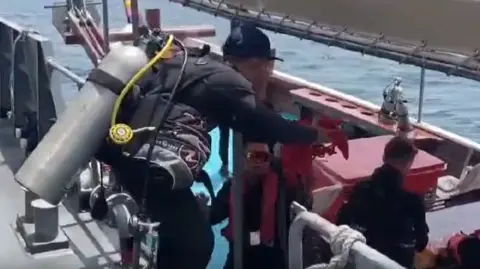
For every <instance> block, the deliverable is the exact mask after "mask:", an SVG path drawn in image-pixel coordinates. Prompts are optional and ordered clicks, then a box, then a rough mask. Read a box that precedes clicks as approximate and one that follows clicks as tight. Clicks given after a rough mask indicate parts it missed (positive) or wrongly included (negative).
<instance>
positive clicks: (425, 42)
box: [399, 40, 427, 64]
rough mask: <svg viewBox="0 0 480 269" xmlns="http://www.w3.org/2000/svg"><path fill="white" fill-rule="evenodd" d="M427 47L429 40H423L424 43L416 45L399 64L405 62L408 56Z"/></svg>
mask: <svg viewBox="0 0 480 269" xmlns="http://www.w3.org/2000/svg"><path fill="white" fill-rule="evenodd" d="M426 47H427V41H426V40H422V43H421V44H420V45H418V46H416V47H415V48H413V49H412V50H411V51H410V52H409V53H408V54H407V55H406V56H405V57H403V58H402V60H401V61H400V62H399V64H403V63H405V61H406V60H408V58H410V57H411V56H413V55H415V54H417V53H418V52H422V51H423V50H424V49H425V48H426Z"/></svg>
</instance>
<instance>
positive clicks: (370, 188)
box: [337, 137, 429, 268]
mask: <svg viewBox="0 0 480 269" xmlns="http://www.w3.org/2000/svg"><path fill="white" fill-rule="evenodd" d="M416 154H417V149H416V148H415V146H414V145H413V143H412V142H411V141H409V140H408V139H405V138H401V137H394V138H393V139H392V140H390V141H389V142H388V144H387V145H386V147H385V150H384V155H383V161H384V164H383V165H382V166H381V167H379V168H377V169H376V170H375V171H374V172H373V174H372V176H371V179H370V180H368V181H364V182H361V183H359V184H358V185H357V186H355V188H354V190H353V192H352V194H351V195H350V197H349V199H348V202H347V203H346V204H345V205H344V206H343V207H342V208H341V210H340V212H339V216H338V221H337V224H339V225H340V224H346V225H349V226H350V227H352V228H354V229H357V230H358V231H360V232H362V233H363V235H364V236H365V237H366V239H367V244H368V245H369V246H371V247H372V248H374V249H376V250H378V251H379V252H381V253H383V254H384V255H386V256H387V257H389V258H390V259H392V260H394V261H396V262H397V263H399V264H400V265H402V266H404V267H406V268H413V266H414V257H415V251H417V252H421V251H423V250H424V249H425V247H426V246H427V244H428V232H429V229H428V225H427V223H426V219H425V208H424V204H423V200H422V198H421V197H420V196H419V195H416V194H414V193H410V192H407V191H405V190H403V181H404V178H405V176H406V174H407V173H408V171H409V170H410V168H411V166H412V163H413V160H414V158H415V155H416Z"/></svg>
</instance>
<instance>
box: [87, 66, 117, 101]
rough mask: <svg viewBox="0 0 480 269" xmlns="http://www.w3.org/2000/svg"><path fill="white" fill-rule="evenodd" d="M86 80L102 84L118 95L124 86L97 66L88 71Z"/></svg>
mask: <svg viewBox="0 0 480 269" xmlns="http://www.w3.org/2000/svg"><path fill="white" fill-rule="evenodd" d="M87 81H91V82H93V83H96V84H98V85H100V86H103V87H105V88H107V89H109V90H110V91H112V92H113V93H115V94H116V95H119V94H120V92H121V91H122V90H123V88H125V84H124V83H123V82H122V81H121V80H119V79H118V78H116V77H114V76H112V75H110V74H109V73H107V72H105V71H103V70H102V69H98V68H95V69H93V70H92V72H90V74H89V75H88V77H87Z"/></svg>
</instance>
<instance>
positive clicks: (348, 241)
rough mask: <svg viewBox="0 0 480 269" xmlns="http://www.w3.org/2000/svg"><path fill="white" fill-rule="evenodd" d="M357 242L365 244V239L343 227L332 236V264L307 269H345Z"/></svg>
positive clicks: (358, 233) (356, 232) (316, 265)
mask: <svg viewBox="0 0 480 269" xmlns="http://www.w3.org/2000/svg"><path fill="white" fill-rule="evenodd" d="M356 242H362V243H365V242H366V239H365V237H364V236H363V235H362V234H361V233H360V232H358V231H355V230H354V229H352V228H350V227H348V226H346V225H341V226H339V227H338V230H337V231H336V232H335V233H334V234H333V235H332V238H331V242H330V248H331V250H332V253H333V257H332V259H330V262H329V263H328V264H327V263H323V264H314V265H311V266H309V267H308V268H307V269H343V268H345V266H346V265H347V263H348V259H349V256H350V250H351V249H352V246H353V244H355V243H356Z"/></svg>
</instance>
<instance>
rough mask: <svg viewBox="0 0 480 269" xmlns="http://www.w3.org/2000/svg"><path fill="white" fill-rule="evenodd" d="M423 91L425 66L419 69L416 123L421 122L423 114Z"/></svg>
mask: <svg viewBox="0 0 480 269" xmlns="http://www.w3.org/2000/svg"><path fill="white" fill-rule="evenodd" d="M424 90H425V66H422V68H421V69H420V93H419V97H418V116H417V122H419V123H420V122H421V121H422V113H423V95H424V93H423V92H424Z"/></svg>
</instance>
